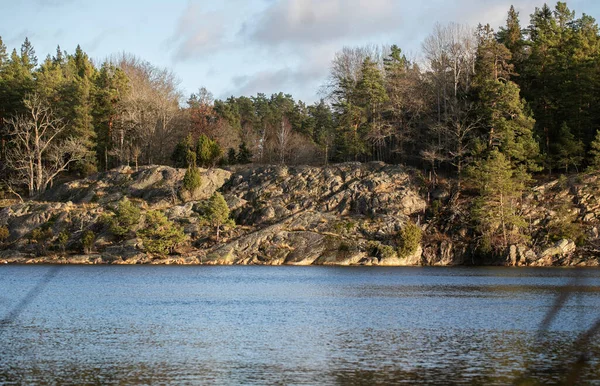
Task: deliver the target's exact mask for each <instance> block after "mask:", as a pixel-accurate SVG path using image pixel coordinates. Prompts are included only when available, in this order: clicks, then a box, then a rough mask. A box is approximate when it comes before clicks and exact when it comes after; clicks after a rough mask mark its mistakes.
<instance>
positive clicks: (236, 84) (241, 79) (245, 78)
mask: <svg viewBox="0 0 600 386" xmlns="http://www.w3.org/2000/svg"><path fill="white" fill-rule="evenodd" d="M326 71H327V69H325V73H326ZM323 76H324V71H323V69H322V68H317V67H298V68H290V67H283V68H279V69H268V70H262V71H258V72H256V73H253V74H249V75H248V74H246V75H238V76H234V77H233V78H232V83H233V90H231V92H228V93H227V92H226V93H224V94H223V95H222V96H221V97H222V98H226V97H228V96H229V95H256V94H257V93H259V92H260V93H265V94H267V95H269V94H273V93H277V92H284V93H290V94H293V95H294V97H295V98H299V99H304V100H308V101H309V102H310V101H312V100H313V99H314V98H315V95H314V92H315V90H316V87H318V85H319V82H320V81H321V80H322V78H323Z"/></svg>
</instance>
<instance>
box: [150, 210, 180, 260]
mask: <svg viewBox="0 0 600 386" xmlns="http://www.w3.org/2000/svg"><path fill="white" fill-rule="evenodd" d="M144 224H145V228H144V229H142V230H140V231H139V232H138V234H139V236H140V238H141V239H142V243H143V245H144V248H145V249H146V251H148V252H149V253H154V254H157V255H160V256H165V255H167V254H169V253H172V252H173V251H174V250H175V248H177V246H179V245H181V244H182V243H183V242H185V240H186V239H187V237H186V235H185V233H184V232H183V227H181V226H178V225H175V224H174V223H173V222H172V221H170V220H169V219H168V218H167V216H165V215H164V214H163V213H162V212H160V211H158V210H150V211H148V212H146V216H145V221H144Z"/></svg>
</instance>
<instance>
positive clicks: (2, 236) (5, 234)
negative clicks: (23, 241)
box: [0, 225, 10, 243]
mask: <svg viewBox="0 0 600 386" xmlns="http://www.w3.org/2000/svg"><path fill="white" fill-rule="evenodd" d="M9 237H10V232H9V230H8V227H7V226H6V225H3V226H1V227H0V243H3V242H5V241H6V240H8V238H9Z"/></svg>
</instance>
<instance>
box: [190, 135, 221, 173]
mask: <svg viewBox="0 0 600 386" xmlns="http://www.w3.org/2000/svg"><path fill="white" fill-rule="evenodd" d="M222 156H223V150H222V149H221V147H220V146H219V144H218V143H217V142H216V141H213V140H212V139H210V138H208V137H207V136H206V135H204V134H202V135H201V136H200V137H199V138H198V142H197V143H196V160H197V161H198V164H199V165H200V166H202V167H213V166H214V165H216V163H217V161H218V160H219V159H220V158H221V157H222Z"/></svg>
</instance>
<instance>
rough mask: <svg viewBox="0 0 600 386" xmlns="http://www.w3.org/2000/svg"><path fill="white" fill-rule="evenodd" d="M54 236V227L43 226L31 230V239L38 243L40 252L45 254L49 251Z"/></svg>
mask: <svg viewBox="0 0 600 386" xmlns="http://www.w3.org/2000/svg"><path fill="white" fill-rule="evenodd" d="M53 237H54V233H53V232H52V229H50V228H47V227H44V226H42V227H41V228H36V229H34V230H33V231H32V232H31V241H32V242H34V243H35V244H37V250H38V254H40V255H44V254H46V252H47V251H48V245H49V244H50V240H52V238H53Z"/></svg>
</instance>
